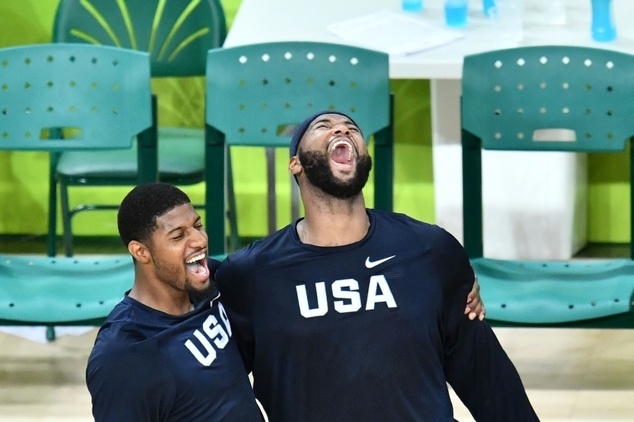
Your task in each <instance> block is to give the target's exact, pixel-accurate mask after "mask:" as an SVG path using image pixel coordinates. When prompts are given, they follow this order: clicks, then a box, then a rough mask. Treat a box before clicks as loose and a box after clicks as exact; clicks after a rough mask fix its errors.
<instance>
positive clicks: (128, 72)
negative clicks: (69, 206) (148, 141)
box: [0, 44, 152, 151]
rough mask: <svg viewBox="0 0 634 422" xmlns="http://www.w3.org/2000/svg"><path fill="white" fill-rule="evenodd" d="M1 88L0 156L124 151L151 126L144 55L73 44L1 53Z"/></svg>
mask: <svg viewBox="0 0 634 422" xmlns="http://www.w3.org/2000/svg"><path fill="white" fill-rule="evenodd" d="M0 81H1V82H0V83H1V88H0V110H1V112H0V150H3V149H4V150H39V151H63V150H89V149H102V150H103V149H127V148H131V147H132V140H133V139H134V137H135V136H136V135H137V134H138V133H141V132H143V130H145V129H147V128H150V127H151V126H152V108H151V94H150V75H149V66H148V55H147V54H146V53H140V52H137V51H131V50H122V49H117V48H112V47H96V46H89V45H74V44H55V45H51V44H40V45H31V46H21V47H10V48H4V49H0ZM130 116H135V117H134V118H130Z"/></svg>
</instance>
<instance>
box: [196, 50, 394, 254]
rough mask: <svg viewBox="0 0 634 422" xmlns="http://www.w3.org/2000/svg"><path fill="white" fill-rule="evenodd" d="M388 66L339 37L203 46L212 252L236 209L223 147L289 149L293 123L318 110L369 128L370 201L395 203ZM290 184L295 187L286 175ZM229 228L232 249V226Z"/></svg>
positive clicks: (219, 249) (218, 249) (220, 247)
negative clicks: (371, 143)
mask: <svg viewBox="0 0 634 422" xmlns="http://www.w3.org/2000/svg"><path fill="white" fill-rule="evenodd" d="M388 71H389V68H388V56H387V55H386V54H384V53H381V52H378V51H373V50H367V49H364V48H359V47H352V46H346V45H340V44H329V43H317V42H274V43H262V44H254V45H245V46H240V47H231V48H222V49H214V50H211V51H210V52H209V53H208V56H207V88H206V100H205V104H206V115H205V121H206V130H207V142H208V144H209V147H210V152H211V154H210V155H209V156H208V159H209V160H208V162H207V166H206V171H207V178H206V179H207V197H206V200H205V202H206V204H207V208H206V213H207V231H208V233H209V239H210V250H211V251H212V253H223V252H224V251H225V250H226V246H225V239H226V236H225V224H226V221H225V211H226V209H227V208H230V209H234V210H235V205H233V204H229V207H227V205H225V185H226V178H225V172H226V167H225V163H226V162H227V160H226V151H227V150H229V148H233V147H237V146H257V147H264V148H268V149H269V151H270V150H271V148H279V147H282V148H288V146H289V144H290V137H291V135H292V133H293V129H294V128H295V126H296V125H297V124H299V123H300V122H301V121H303V120H304V119H305V118H306V117H308V116H309V115H310V114H312V113H314V112H317V111H321V110H339V111H342V112H345V113H348V114H349V115H350V116H351V117H352V118H353V119H354V120H355V121H356V122H357V123H358V124H359V126H360V127H361V129H362V130H363V131H364V135H365V136H366V138H369V137H370V136H371V135H373V138H374V169H373V171H374V205H375V208H378V209H383V210H391V209H392V206H393V116H392V100H391V95H390V86H389V72H388ZM269 157H270V155H269ZM285 165H286V163H285ZM263 180H264V177H263ZM289 183H290V184H291V186H295V182H294V181H293V180H291V178H290V177H289ZM273 186H274V183H269V189H268V192H269V205H271V203H272V202H273V201H274V200H275V192H274V191H273ZM289 189H291V188H290V187H289ZM231 197H232V196H231V195H229V198H231ZM296 209H298V207H296ZM275 211H276V210H275V209H274V208H273V207H271V206H269V229H270V231H273V230H275V221H276V213H275ZM294 214H296V212H295V213H294ZM293 218H296V216H295V215H294V216H293ZM230 229H231V239H233V240H232V242H231V244H230V245H229V249H232V248H233V247H234V246H235V242H236V238H237V237H238V236H237V226H236V225H232V226H231V227H230Z"/></svg>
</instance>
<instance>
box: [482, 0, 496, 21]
mask: <svg viewBox="0 0 634 422" xmlns="http://www.w3.org/2000/svg"><path fill="white" fill-rule="evenodd" d="M494 7H495V0H482V10H483V11H484V16H486V17H487V18H488V17H489V12H490V11H491V9H493V8H494Z"/></svg>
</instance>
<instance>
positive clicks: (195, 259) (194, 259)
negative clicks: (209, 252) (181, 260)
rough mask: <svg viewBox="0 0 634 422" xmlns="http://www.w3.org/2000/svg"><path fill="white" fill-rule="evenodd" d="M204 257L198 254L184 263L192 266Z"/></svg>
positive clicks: (202, 254)
mask: <svg viewBox="0 0 634 422" xmlns="http://www.w3.org/2000/svg"><path fill="white" fill-rule="evenodd" d="M204 257H205V254H204V253H201V254H198V255H196V256H193V257H191V258H190V259H188V260H187V261H185V262H186V263H187V264H194V263H196V262H197V261H200V260H201V259H203V258H204Z"/></svg>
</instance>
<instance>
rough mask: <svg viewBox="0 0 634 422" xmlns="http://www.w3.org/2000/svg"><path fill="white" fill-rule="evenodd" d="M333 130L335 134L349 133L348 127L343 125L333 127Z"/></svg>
mask: <svg viewBox="0 0 634 422" xmlns="http://www.w3.org/2000/svg"><path fill="white" fill-rule="evenodd" d="M334 129H335V133H346V134H349V133H350V129H348V126H346V125H344V124H338V125H335V127H334Z"/></svg>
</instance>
